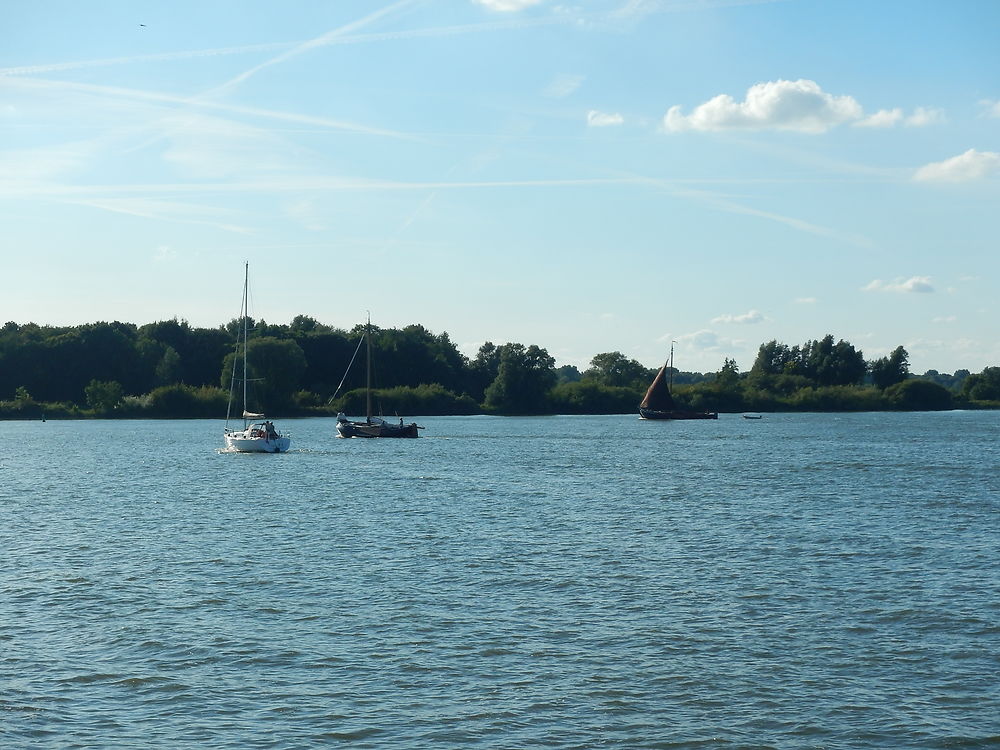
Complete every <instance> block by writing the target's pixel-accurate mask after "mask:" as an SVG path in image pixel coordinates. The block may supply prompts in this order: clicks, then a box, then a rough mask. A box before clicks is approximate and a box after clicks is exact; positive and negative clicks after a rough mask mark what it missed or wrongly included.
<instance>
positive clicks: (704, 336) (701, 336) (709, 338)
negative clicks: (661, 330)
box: [659, 328, 745, 352]
mask: <svg viewBox="0 0 1000 750" xmlns="http://www.w3.org/2000/svg"><path fill="white" fill-rule="evenodd" d="M659 340H660V341H662V342H667V341H671V340H672V341H676V342H677V345H678V348H680V349H688V350H693V351H700V352H720V351H731V350H733V349H740V348H742V347H743V346H744V345H745V343H744V342H743V341H740V340H737V339H730V338H726V337H725V336H720V335H719V334H717V333H716V332H715V331H710V330H708V329H707V328H703V329H702V330H700V331H695V332H694V333H685V334H682V335H680V336H676V337H673V336H671V335H669V334H668V335H666V336H661V337H660V339H659Z"/></svg>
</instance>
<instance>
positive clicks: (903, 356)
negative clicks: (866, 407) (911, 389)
mask: <svg viewBox="0 0 1000 750" xmlns="http://www.w3.org/2000/svg"><path fill="white" fill-rule="evenodd" d="M868 368H869V370H870V371H871V374H872V383H874V384H875V387H876V388H881V389H882V390H885V389H886V388H888V387H889V386H890V385H895V384H896V383H902V382H903V381H904V380H906V378H907V377H908V376H909V374H910V355H909V354H907V352H906V349H904V348H903V347H901V346H897V347H896V348H895V349H893V350H892V353H891V354H890V355H889V356H888V357H880V358H879V359H875V360H872V362H871V363H870V364H869V365H868Z"/></svg>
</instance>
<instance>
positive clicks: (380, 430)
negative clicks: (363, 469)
mask: <svg viewBox="0 0 1000 750" xmlns="http://www.w3.org/2000/svg"><path fill="white" fill-rule="evenodd" d="M419 429H420V427H419V426H418V425H417V424H416V423H415V422H411V423H410V424H389V423H388V422H383V423H381V424H380V423H377V422H372V423H368V422H337V432H339V433H340V436H341V437H345V438H355V437H357V438H415V437H417V435H418V432H417V430H419Z"/></svg>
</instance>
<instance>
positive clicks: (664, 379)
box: [639, 344, 719, 419]
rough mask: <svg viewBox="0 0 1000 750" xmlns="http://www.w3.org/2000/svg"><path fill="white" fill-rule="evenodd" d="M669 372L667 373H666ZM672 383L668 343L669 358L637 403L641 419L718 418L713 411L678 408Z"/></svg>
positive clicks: (671, 352) (671, 359) (672, 370)
mask: <svg viewBox="0 0 1000 750" xmlns="http://www.w3.org/2000/svg"><path fill="white" fill-rule="evenodd" d="M668 373H669V374H668ZM673 384H674V346H673V344H671V345H670V359H669V360H667V361H666V362H665V363H664V365H663V367H661V368H660V371H659V372H658V373H656V377H655V378H653V382H652V383H651V384H650V386H649V389H648V390H647V391H646V396H645V397H644V398H643V399H642V402H641V403H640V404H639V416H640V417H641V418H642V419H718V418H719V413H718V412H714V411H691V410H690V409H678V408H677V403H676V402H675V401H674V397H673V394H671V392H670V391H671V390H672V388H673Z"/></svg>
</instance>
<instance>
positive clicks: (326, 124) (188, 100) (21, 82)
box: [0, 78, 414, 138]
mask: <svg viewBox="0 0 1000 750" xmlns="http://www.w3.org/2000/svg"><path fill="white" fill-rule="evenodd" d="M5 86H6V87H13V86H19V87H21V88H29V87H30V88H48V89H51V90H53V91H79V92H82V93H86V94H96V95H100V96H115V97H119V98H123V99H133V100H138V101H147V102H154V103H158V104H178V105H184V106H194V107H201V108H203V109H212V110H219V111H223V112H230V113H233V114H241V115H250V116H252V117H260V118H263V119H270V120H281V121H284V122H294V123H298V124H300V125H314V126H317V127H322V128H329V129H333V130H346V131H350V132H355V133H362V134H365V135H379V136H389V137H393V138H414V136H410V135H407V134H405V133H400V132H397V131H393V130H385V129H381V128H372V127H369V126H367V125H359V124H357V123H353V122H347V121H345V120H332V119H330V118H327V117H313V116H311V115H300V114H293V113H289V112H277V111H274V110H268V109H259V108H256V107H243V106H240V105H238V104H225V103H223V102H216V101H210V100H206V99H201V98H198V97H185V96H175V95H173V94H161V93H159V92H155V91H141V90H139V89H127V88H121V87H118V86H99V85H97V84H92V83H69V82H66V81H50V80H46V79H43V78H30V79H15V78H8V79H6V80H0V88H3V87H5Z"/></svg>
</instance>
